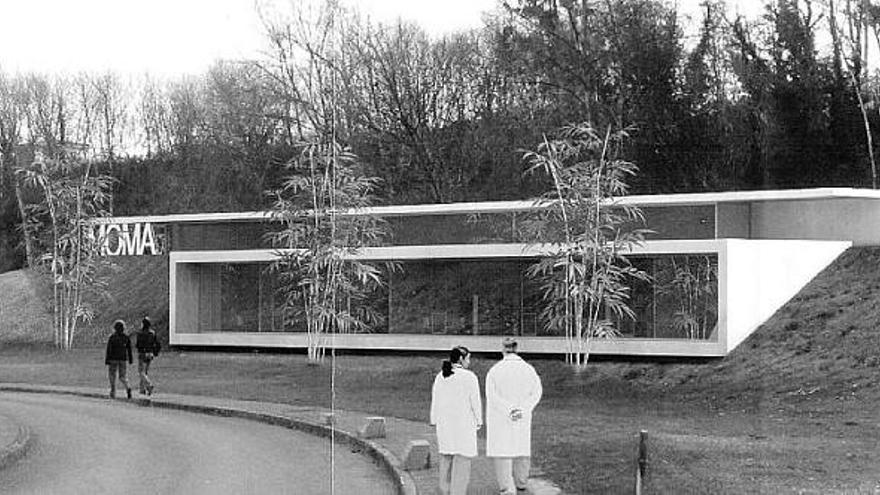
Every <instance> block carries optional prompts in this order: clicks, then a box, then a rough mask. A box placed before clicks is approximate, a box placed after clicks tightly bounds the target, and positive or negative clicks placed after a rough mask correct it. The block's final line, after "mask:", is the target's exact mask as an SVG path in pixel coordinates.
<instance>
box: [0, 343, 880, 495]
mask: <svg viewBox="0 0 880 495" xmlns="http://www.w3.org/2000/svg"><path fill="white" fill-rule="evenodd" d="M440 359H441V357H440V356H435V357H433V356H391V357H389V356H355V355H345V356H340V357H338V358H337V361H336V363H337V364H336V370H335V383H336V394H335V395H336V397H335V401H336V407H339V408H344V409H353V410H361V411H366V412H371V413H375V414H382V415H394V416H399V417H404V418H409V419H416V420H421V421H426V420H427V417H428V407H429V401H430V384H431V381H432V378H433V375H434V374H435V373H436V371H437V369H438V367H439V362H440ZM494 359H495V356H487V357H478V359H476V360H475V362H474V370H475V372H476V373H477V374H478V376H479V377H480V380H481V383H482V382H483V380H484V378H485V374H486V371H488V368H489V366H491V364H492V363H493V362H494ZM532 362H533V363H535V365H536V367H537V369H538V371H539V373H540V374H541V376H542V378H543V381H544V385H545V396H544V399H543V401H542V402H541V404H540V405H539V408H538V410H537V413H536V417H535V424H534V452H535V467H536V468H537V469H539V470H540V471H542V472H543V474H544V476H546V477H548V478H550V479H552V480H554V481H556V482H557V483H560V484H561V485H562V486H563V488H564V489H565V490H566V492H567V493H630V492H631V490H632V486H633V476H634V470H635V452H636V445H637V439H638V431H639V430H641V429H646V430H648V432H649V439H650V441H649V446H650V448H649V456H650V458H649V461H650V478H649V480H648V488H649V490H650V491H651V492H653V493H773V492H779V491H781V492H783V493H785V492H789V493H796V492H798V490H805V491H806V492H808V493H810V492H812V493H827V492H829V491H844V490H845V491H847V492H856V493H857V492H858V491H860V490H868V489H869V488H870V489H873V486H874V485H873V483H874V480H877V479H880V464H878V462H877V460H878V458H880V457H878V454H880V447H878V446H880V442H878V440H880V434H878V428H877V422H876V420H875V419H874V418H873V416H872V415H873V412H874V402H873V401H870V400H866V399H862V398H860V397H859V394H858V393H856V394H855V395H851V396H848V397H847V398H844V399H837V398H832V399H830V400H831V401H833V404H830V405H829V404H828V400H829V399H828V398H827V397H821V396H819V395H817V394H815V393H814V394H811V395H806V393H805V395H796V394H795V395H782V396H778V397H777V396H775V395H772V394H771V395H768V396H766V397H764V398H763V399H761V400H758V401H756V400H755V396H748V397H744V398H743V400H742V401H739V400H731V399H730V398H724V399H717V398H716V399H715V400H712V399H711V397H712V396H711V395H710V396H709V397H706V396H704V395H702V394H695V393H694V391H693V390H690V391H688V390H684V389H683V388H682V386H676V387H673V386H666V387H664V386H663V385H662V383H664V382H663V381H662V379H661V381H659V382H658V383H659V384H660V387H659V388H658V387H653V386H647V385H646V384H645V382H644V380H635V379H633V380H624V379H620V378H618V377H620V376H624V375H627V374H628V375H629V376H633V377H634V376H642V377H644V374H642V375H639V373H637V372H634V371H639V370H643V369H644V368H646V367H647V368H650V369H652V370H653V371H652V373H659V372H660V371H658V370H660V369H663V368H664V367H667V366H673V365H663V364H621V363H594V364H593V365H591V369H590V370H589V371H588V372H587V373H583V374H580V375H578V374H574V373H572V372H571V371H570V370H569V369H568V368H566V367H565V366H564V365H563V364H561V363H559V362H558V361H555V360H532ZM687 366H693V367H706V366H709V367H711V366H712V364H711V363H710V364H705V363H704V364H693V365H687ZM154 370H155V371H154V372H153V375H154V378H155V379H156V381H157V383H158V393H162V392H174V393H186V394H202V395H210V396H217V397H231V398H237V399H246V400H265V401H273V402H284V403H290V404H319V405H323V406H330V401H331V393H330V391H331V379H332V375H333V369H332V366H331V364H330V362H329V361H328V362H327V363H325V364H324V365H321V366H312V365H309V364H307V362H306V360H305V357H304V356H303V355H300V354H270V353H253V352H251V353H213V352H194V351H190V352H168V353H164V354H163V355H162V356H160V359H159V360H158V361H157V362H156V364H155V368H154ZM0 380H2V381H5V382H28V383H45V384H58V385H74V386H75V385H78V386H91V387H104V386H106V385H105V370H104V367H103V349H102V348H92V349H77V350H74V351H71V352H69V353H59V352H55V351H53V350H51V349H48V348H39V347H32V346H29V347H10V346H7V347H6V348H5V349H2V350H0ZM872 391H873V389H872ZM831 405H833V406H834V407H830V406H831ZM811 411H812V412H811Z"/></svg>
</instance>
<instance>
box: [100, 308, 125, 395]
mask: <svg viewBox="0 0 880 495" xmlns="http://www.w3.org/2000/svg"><path fill="white" fill-rule="evenodd" d="M113 330H114V332H113V335H111V336H110V338H109V339H107V354H106V356H105V358H104V364H106V365H107V372H108V376H109V378H110V398H111V399H114V398H116V376H117V375H118V376H119V381H121V382H122V384H123V385H125V394H126V396H127V397H128V398H129V399H131V387H130V386H129V385H128V378H126V374H127V371H128V365H129V364H131V362H132V356H131V339H129V338H128V335H125V322H124V321H122V320H116V322H115V323H113ZM126 361H128V363H127V364H126Z"/></svg>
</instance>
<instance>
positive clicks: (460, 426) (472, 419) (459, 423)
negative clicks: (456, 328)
mask: <svg viewBox="0 0 880 495" xmlns="http://www.w3.org/2000/svg"><path fill="white" fill-rule="evenodd" d="M470 362H471V353H470V351H468V350H467V348H466V347H460V346H459V347H454V348H453V349H452V350H451V351H450V352H449V360H447V361H443V368H442V370H441V371H440V373H438V374H437V377H436V378H434V386H433V388H432V389H431V424H432V425H436V426H437V450H438V451H439V453H440V492H441V493H443V494H444V495H465V494H466V493H467V487H468V483H469V482H470V477H471V459H472V458H474V457H476V455H477V430H479V429H480V427H481V426H482V425H483V404H482V402H481V400H480V384H479V381H478V380H477V375H475V374H474V373H473V372H471V371H469V370H468V369H467V368H468V367H469V366H470Z"/></svg>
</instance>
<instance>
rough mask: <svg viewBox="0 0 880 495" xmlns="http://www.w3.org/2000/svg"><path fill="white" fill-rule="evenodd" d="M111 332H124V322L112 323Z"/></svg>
mask: <svg viewBox="0 0 880 495" xmlns="http://www.w3.org/2000/svg"><path fill="white" fill-rule="evenodd" d="M113 330H116V332H117V333H118V332H122V331H123V330H125V322H124V321H122V320H116V321H114V322H113Z"/></svg>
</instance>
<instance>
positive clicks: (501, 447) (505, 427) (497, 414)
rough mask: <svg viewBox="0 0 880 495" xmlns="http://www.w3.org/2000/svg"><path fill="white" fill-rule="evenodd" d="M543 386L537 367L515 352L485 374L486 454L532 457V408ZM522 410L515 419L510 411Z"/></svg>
mask: <svg viewBox="0 0 880 495" xmlns="http://www.w3.org/2000/svg"><path fill="white" fill-rule="evenodd" d="M542 393H543V388H542V387H541V379H540V378H539V377H538V374H537V373H536V372H535V368H533V367H532V365H530V364H529V363H527V362H525V361H523V359H522V358H521V357H519V356H518V355H516V354H505V355H504V358H503V359H502V360H501V361H498V362H497V363H495V365H494V366H492V368H491V369H490V370H489V374H487V375H486V455H487V456H489V457H530V456H531V455H532V410H533V409H534V408H535V406H537V405H538V401H540V400H541V394H542ZM514 409H519V410H521V411H522V418H521V419H520V420H518V421H513V420H512V419H511V418H510V412H511V411H512V410H514Z"/></svg>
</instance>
